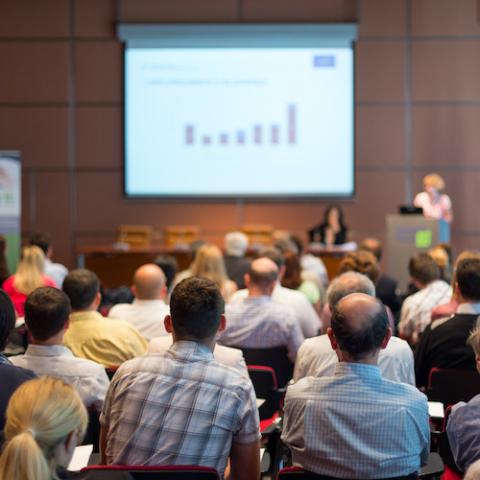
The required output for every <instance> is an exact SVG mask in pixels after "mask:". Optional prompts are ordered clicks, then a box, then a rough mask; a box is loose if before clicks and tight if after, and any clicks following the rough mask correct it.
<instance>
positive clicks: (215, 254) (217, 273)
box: [190, 244, 228, 289]
mask: <svg viewBox="0 0 480 480" xmlns="http://www.w3.org/2000/svg"><path fill="white" fill-rule="evenodd" d="M190 272H191V274H192V276H193V277H203V278H208V279H209V280H212V282H215V283H216V284H217V287H218V288H220V289H222V287H223V286H224V284H225V283H226V282H227V281H228V276H227V271H226V269H225V262H224V261H223V255H222V252H221V251H220V249H219V248H218V247H217V246H216V245H212V244H206V245H203V246H202V247H200V249H199V250H198V252H197V255H196V257H195V260H194V261H193V263H192V266H191V267H190Z"/></svg>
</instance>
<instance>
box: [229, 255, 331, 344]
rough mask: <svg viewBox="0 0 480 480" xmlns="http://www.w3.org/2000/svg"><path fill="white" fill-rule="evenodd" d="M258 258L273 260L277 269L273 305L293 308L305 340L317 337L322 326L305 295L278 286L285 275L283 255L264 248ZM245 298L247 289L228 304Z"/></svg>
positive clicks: (237, 294) (239, 292) (235, 294)
mask: <svg viewBox="0 0 480 480" xmlns="http://www.w3.org/2000/svg"><path fill="white" fill-rule="evenodd" d="M259 256H260V258H261V257H266V258H269V259H270V260H273V261H274V262H275V263H276V265H277V267H278V271H279V275H278V278H279V280H277V282H276V285H275V288H274V289H273V293H272V301H273V302H274V303H281V304H283V305H288V306H290V307H291V308H293V311H294V313H295V317H296V318H297V321H298V323H299V324H300V329H301V330H302V333H303V336H304V337H305V338H308V337H314V336H315V335H317V334H318V331H319V329H320V328H321V326H322V324H321V321H320V318H319V317H318V315H317V313H316V312H315V309H314V308H313V307H312V305H311V304H310V302H309V301H308V300H307V299H306V298H305V295H303V294H302V293H300V292H297V291H295V290H292V289H290V288H285V287H282V286H281V284H280V279H281V278H282V277H283V274H284V273H285V260H284V258H283V255H282V254H281V253H280V252H279V251H278V250H277V249H276V248H266V249H264V250H263V251H261V252H260V255H259ZM247 297H248V290H247V289H243V290H238V291H237V292H235V293H234V295H233V296H232V298H231V300H230V303H232V304H233V303H235V302H241V301H243V300H244V299H245V298H247Z"/></svg>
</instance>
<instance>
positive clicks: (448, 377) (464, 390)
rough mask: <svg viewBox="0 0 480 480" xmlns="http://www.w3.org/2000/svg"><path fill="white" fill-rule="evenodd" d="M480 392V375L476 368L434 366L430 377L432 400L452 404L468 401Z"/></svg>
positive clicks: (429, 391)
mask: <svg viewBox="0 0 480 480" xmlns="http://www.w3.org/2000/svg"><path fill="white" fill-rule="evenodd" d="M479 393H480V375H479V374H478V372H477V371H476V370H460V369H454V368H432V369H431V370H430V374H429V378H428V387H427V396H428V399H429V400H431V401H436V402H442V403H443V404H444V405H452V404H454V403H457V402H461V401H463V402H468V401H469V400H471V399H472V398H473V397H474V396H475V395H477V394H479Z"/></svg>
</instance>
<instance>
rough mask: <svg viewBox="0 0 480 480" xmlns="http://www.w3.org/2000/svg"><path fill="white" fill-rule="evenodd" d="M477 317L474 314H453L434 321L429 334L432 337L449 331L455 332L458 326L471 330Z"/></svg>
mask: <svg viewBox="0 0 480 480" xmlns="http://www.w3.org/2000/svg"><path fill="white" fill-rule="evenodd" d="M477 318H479V315H478V314H476V313H455V314H453V315H450V316H449V317H444V318H439V319H437V320H434V321H433V322H432V323H431V324H430V326H431V334H432V335H433V336H437V335H444V334H445V333H446V332H449V331H451V330H455V331H456V330H457V329H458V328H459V327H460V326H466V327H467V328H471V324H473V323H475V322H476V320H477Z"/></svg>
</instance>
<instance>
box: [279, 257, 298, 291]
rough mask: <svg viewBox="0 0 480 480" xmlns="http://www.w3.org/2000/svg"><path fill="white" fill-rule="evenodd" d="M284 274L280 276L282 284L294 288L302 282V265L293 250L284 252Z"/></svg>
mask: <svg viewBox="0 0 480 480" xmlns="http://www.w3.org/2000/svg"><path fill="white" fill-rule="evenodd" d="M283 258H284V259H285V274H284V275H283V278H282V281H281V283H282V286H284V287H286V288H291V289H293V290H296V289H297V288H298V287H299V286H300V285H301V284H302V275H301V273H302V267H301V266H300V260H299V258H298V256H297V255H295V254H294V253H293V252H285V253H284V254H283Z"/></svg>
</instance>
